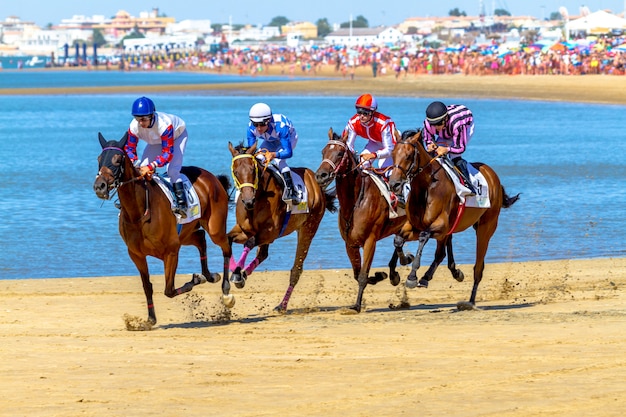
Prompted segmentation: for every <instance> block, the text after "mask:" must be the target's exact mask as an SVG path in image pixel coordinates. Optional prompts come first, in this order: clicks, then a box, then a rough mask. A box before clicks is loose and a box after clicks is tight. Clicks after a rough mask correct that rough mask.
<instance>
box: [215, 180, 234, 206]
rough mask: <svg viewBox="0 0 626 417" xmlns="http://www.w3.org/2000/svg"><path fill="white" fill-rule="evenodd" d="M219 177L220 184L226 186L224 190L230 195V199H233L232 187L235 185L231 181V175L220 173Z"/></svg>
mask: <svg viewBox="0 0 626 417" xmlns="http://www.w3.org/2000/svg"><path fill="white" fill-rule="evenodd" d="M217 179H218V181H219V182H220V184H222V187H224V190H225V191H226V194H227V195H228V201H231V200H232V198H233V196H232V194H231V192H230V189H231V187H232V186H233V185H232V183H231V182H230V177H229V176H228V175H224V174H219V175H218V176H217Z"/></svg>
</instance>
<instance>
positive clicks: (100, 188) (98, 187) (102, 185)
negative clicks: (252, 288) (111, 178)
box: [93, 178, 109, 198]
mask: <svg viewBox="0 0 626 417" xmlns="http://www.w3.org/2000/svg"><path fill="white" fill-rule="evenodd" d="M93 190H94V192H95V193H96V195H97V196H98V197H100V198H107V197H108V196H109V193H108V190H109V187H108V185H107V183H106V181H104V180H102V179H101V178H96V181H95V182H94V183H93Z"/></svg>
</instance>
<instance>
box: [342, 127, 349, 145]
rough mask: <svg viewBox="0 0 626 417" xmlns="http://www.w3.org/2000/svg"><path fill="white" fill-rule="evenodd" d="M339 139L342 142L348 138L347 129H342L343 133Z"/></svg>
mask: <svg viewBox="0 0 626 417" xmlns="http://www.w3.org/2000/svg"><path fill="white" fill-rule="evenodd" d="M341 140H342V141H344V142H345V141H347V140H348V131H347V130H346V129H344V130H343V133H341Z"/></svg>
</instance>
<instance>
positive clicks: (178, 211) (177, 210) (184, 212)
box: [172, 207, 187, 219]
mask: <svg viewBox="0 0 626 417" xmlns="http://www.w3.org/2000/svg"><path fill="white" fill-rule="evenodd" d="M172 212H173V213H174V214H175V215H178V216H180V217H181V219H186V218H187V210H184V209H182V208H180V207H174V208H173V209H172Z"/></svg>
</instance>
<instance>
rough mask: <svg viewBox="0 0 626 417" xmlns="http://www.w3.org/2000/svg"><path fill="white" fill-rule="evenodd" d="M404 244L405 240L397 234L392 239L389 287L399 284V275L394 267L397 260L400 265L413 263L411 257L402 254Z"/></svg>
mask: <svg viewBox="0 0 626 417" xmlns="http://www.w3.org/2000/svg"><path fill="white" fill-rule="evenodd" d="M405 243H406V239H405V238H404V237H402V236H400V235H399V234H398V235H396V236H395V237H394V238H393V246H394V252H393V255H391V259H390V260H389V280H390V281H391V285H393V286H396V285H398V284H399V283H400V274H399V273H398V271H396V266H397V265H398V260H399V261H400V265H408V264H410V263H411V262H413V259H414V257H413V255H411V254H408V255H406V254H405V253H404V244H405Z"/></svg>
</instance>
